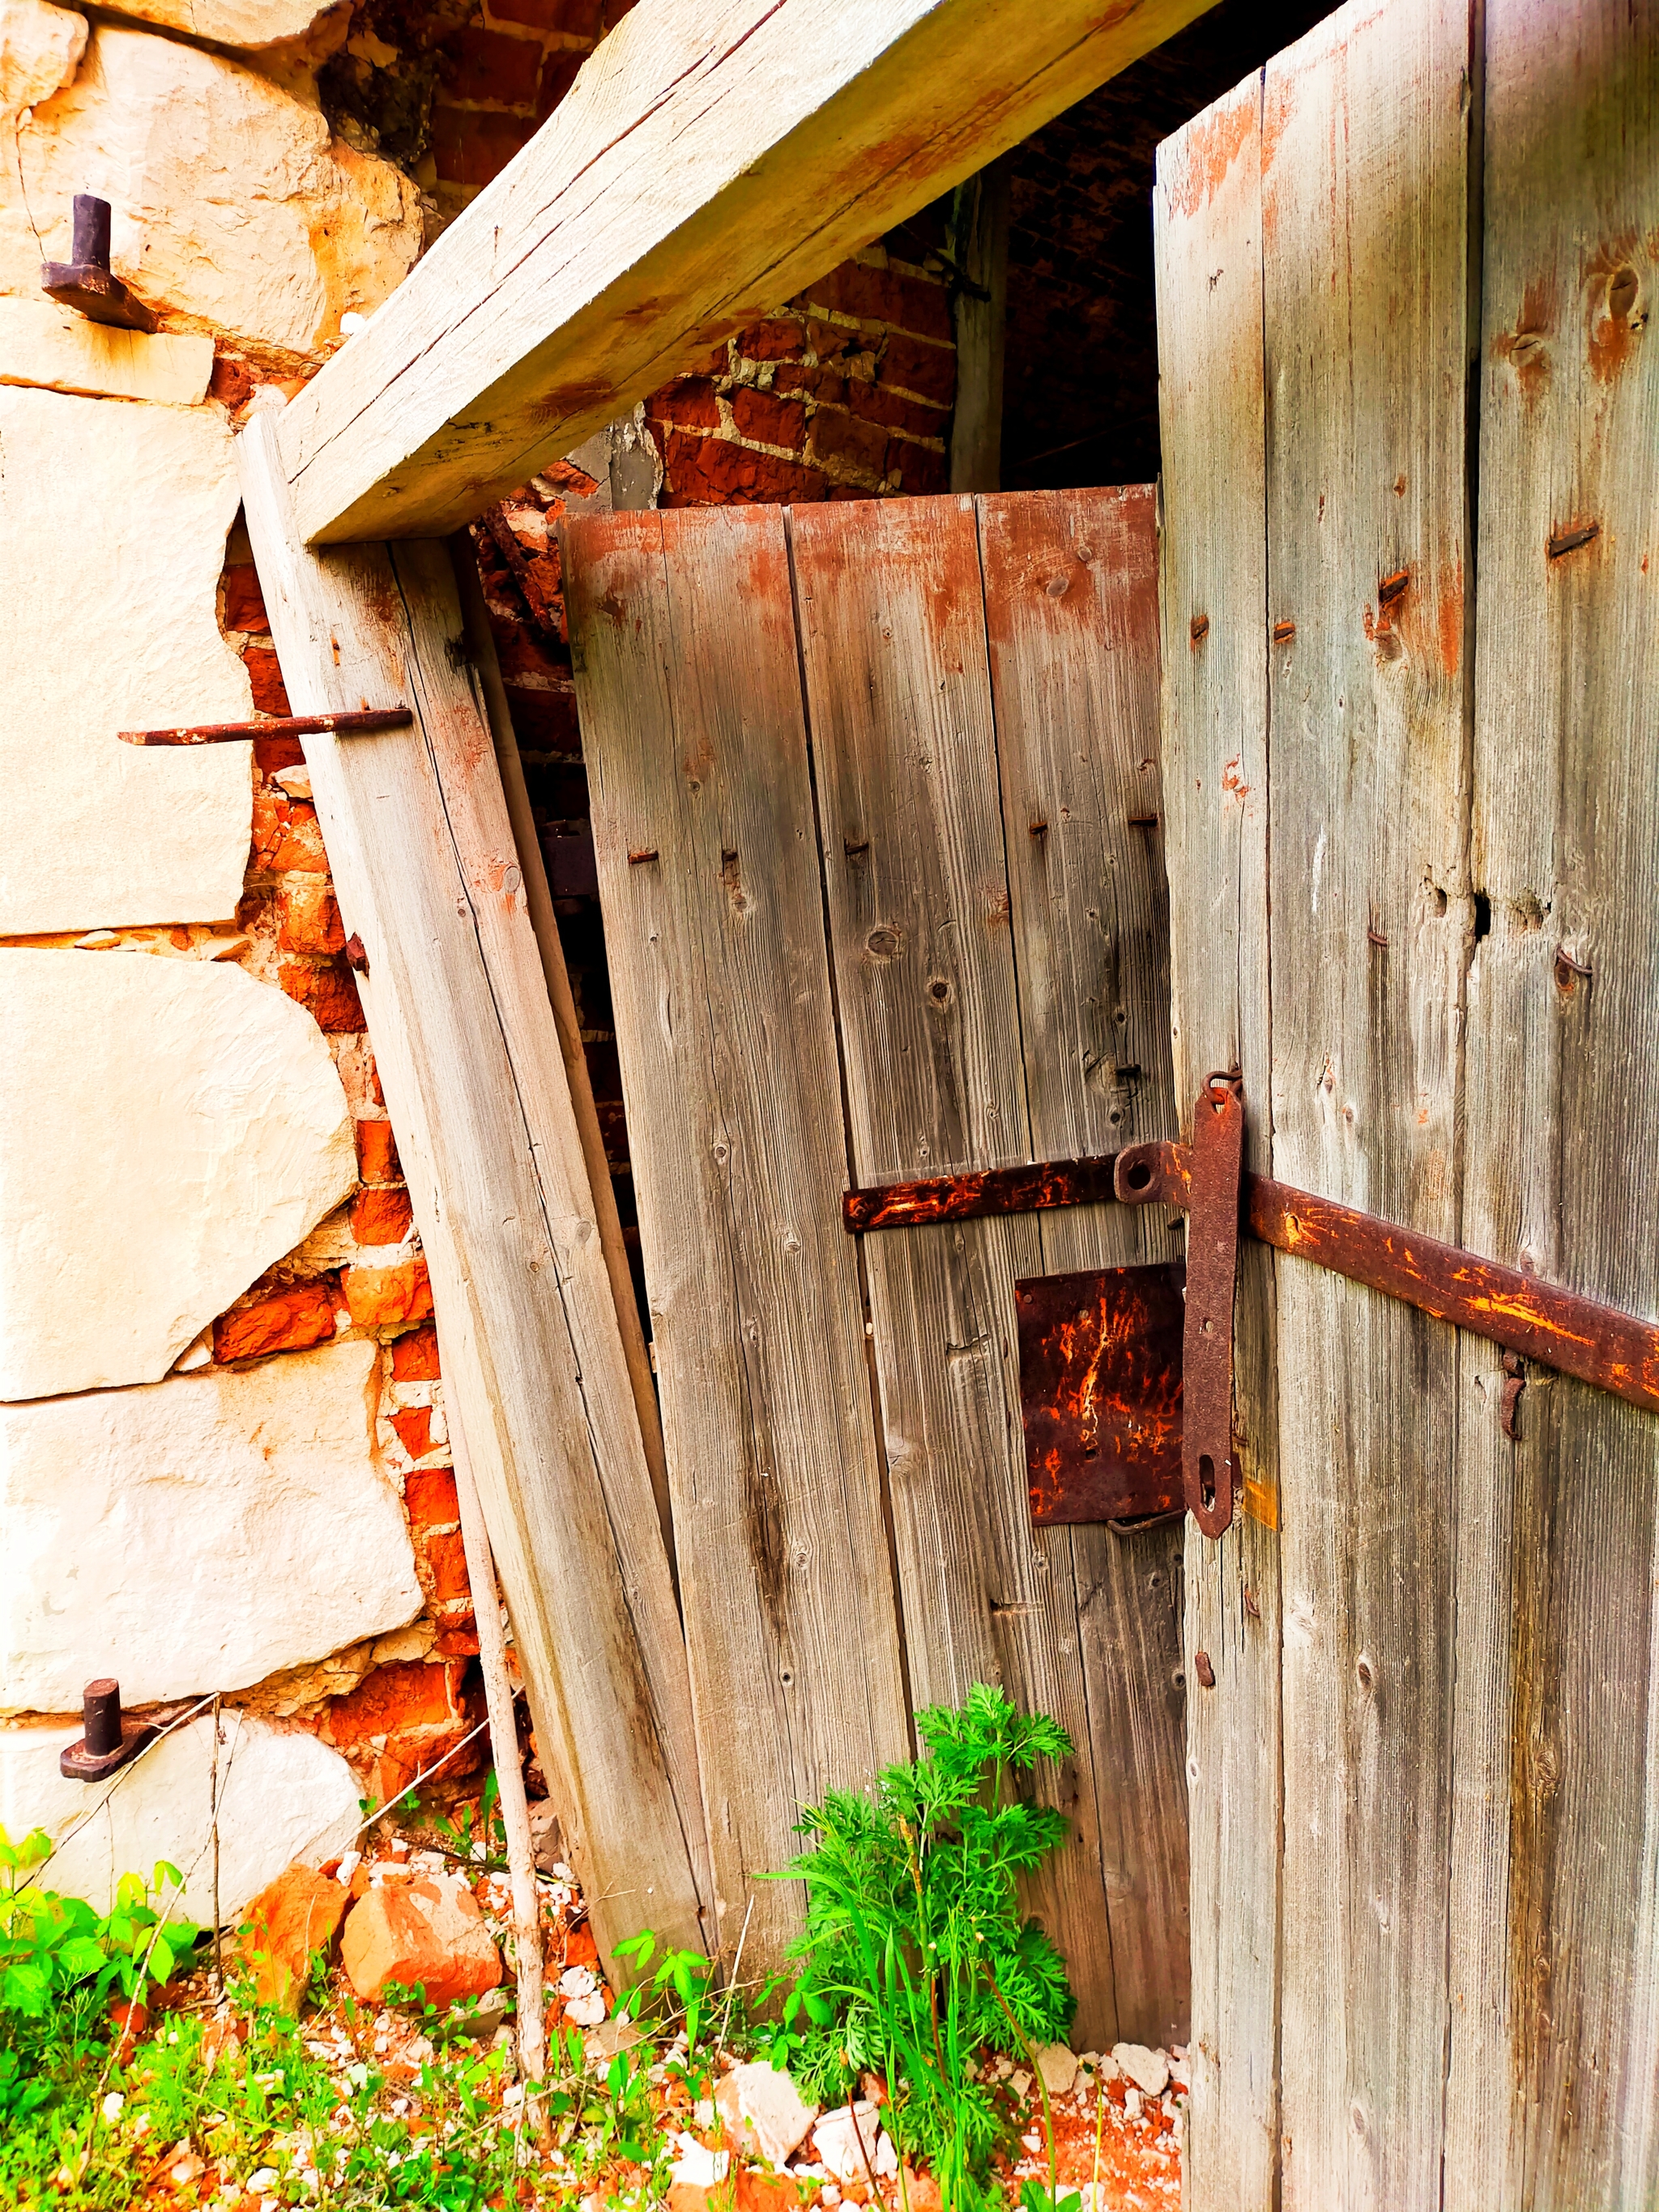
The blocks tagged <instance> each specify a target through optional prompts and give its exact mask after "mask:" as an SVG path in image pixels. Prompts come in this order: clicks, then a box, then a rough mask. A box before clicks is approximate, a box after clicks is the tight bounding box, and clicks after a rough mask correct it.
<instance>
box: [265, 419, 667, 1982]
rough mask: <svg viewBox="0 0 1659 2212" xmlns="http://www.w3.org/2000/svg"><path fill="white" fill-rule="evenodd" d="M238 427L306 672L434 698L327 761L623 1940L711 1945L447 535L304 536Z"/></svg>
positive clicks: (374, 1033)
mask: <svg viewBox="0 0 1659 2212" xmlns="http://www.w3.org/2000/svg"><path fill="white" fill-rule="evenodd" d="M238 455H239V461H240V471H241V478H242V492H243V499H244V502H245V508H246V518H247V525H248V531H249V535H250V537H251V538H252V543H253V546H254V552H255V558H256V560H257V562H258V568H259V577H260V586H261V589H262V591H263V592H264V600H265V605H266V607H267V609H268V610H269V611H270V620H271V629H272V635H273V637H274V639H275V641H276V647H277V651H278V652H279V653H280V654H281V656H282V660H283V673H284V677H285V678H286V680H287V682H288V684H289V691H290V694H291V696H293V697H294V698H295V701H296V702H297V703H298V705H299V706H300V707H301V709H302V710H310V711H313V712H328V711H331V710H339V709H342V708H357V707H362V706H365V705H371V704H372V705H380V706H391V705H394V704H398V703H402V702H407V703H408V704H409V705H410V707H411V708H414V710H415V714H416V726H415V727H414V728H413V729H412V730H410V731H400V732H392V733H389V734H387V735H385V736H379V737H370V738H345V739H341V738H335V737H332V736H328V737H323V738H318V739H313V742H312V744H311V747H310V750H309V752H308V754H307V763H308V765H309V766H310V769H311V771H312V778H313V788H314V790H315V793H316V802H317V809H318V816H319V821H320V823H321V824H322V828H323V833H324V836H325V840H326V842H327V844H328V850H329V858H330V861H331V866H332V868H333V871H334V875H335V880H336V884H337V888H338V891H339V896H340V903H341V907H342V910H343V914H344V915H345V918H346V925H347V927H348V928H349V929H350V930H352V931H353V932H354V933H356V934H357V935H358V936H359V937H361V939H362V941H363V945H364V946H365V949H366V951H367V954H368V972H367V973H366V974H365V975H363V977H362V993H363V1000H364V1006H365V1010H366V1012H367V1013H368V1023H369V1032H370V1036H371V1039H372V1042H373V1043H374V1050H375V1056H376V1060H377V1064H378V1066H379V1068H380V1078H381V1082H382V1085H383V1086H384V1089H385V1092H386V1099H387V1103H388V1109H389V1111H390V1113H391V1115H392V1125H393V1127H394V1129H395V1130H396V1133H397V1136H398V1149H399V1152H400V1154H401V1156H402V1158H403V1162H404V1169H405V1172H406V1174H407V1176H408V1179H409V1187H410V1200H411V1201H412V1203H413V1206H414V1209H415V1217H416V1223H417V1225H418V1226H419V1229H420V1231H421V1237H422V1244H423V1245H424V1248H425V1251H426V1256H427V1260H428V1265H429V1267H430V1269H431V1273H432V1280H433V1288H434V1296H435V1300H436V1303H437V1306H438V1310H439V1314H440V1317H441V1328H442V1331H443V1345H444V1355H445V1363H446V1364H445V1381H446V1385H447V1388H448V1389H451V1390H452V1391H453V1392H454V1394H455V1395H456V1399H457V1402H458V1405H459V1409H460V1413H461V1418H462V1421H463V1423H464V1425H465V1433H466V1439H467V1443H468V1447H469V1452H470V1456H471V1462H472V1467H473V1472H474V1474H475V1477H476V1480H477V1484H478V1488H479V1492H480V1494H481V1496H482V1498H483V1504H484V1509H485V1513H486V1516H487V1519H488V1522H489V1534H490V1541H491V1545H492V1547H493V1549H494V1551H495V1558H496V1562H497V1565H498V1566H499V1568H500V1571H501V1580H502V1584H503V1587H504V1589H505V1590H506V1593H507V1604H508V1608H509V1611H510V1613H511V1615H512V1618H513V1629H514V1638H515V1642H516V1644H517V1647H518V1650H519V1655H520V1661H521V1663H522V1665H523V1667H524V1670H525V1676H526V1683H527V1686H528V1688H529V1692H530V1699H531V1708H532V1713H533V1715H534V1717H535V1719H536V1723H537V1731H538V1741H539V1742H540V1745H541V1747H542V1749H543V1753H544V1757H546V1758H547V1759H549V1760H550V1762H551V1768H552V1774H551V1776H550V1778H555V1777H556V1782H555V1789H556V1795H557V1796H558V1797H559V1799H560V1814H561V1820H562V1823H563V1825H564V1826H565V1831H566V1834H567V1836H568V1838H569V1839H570V1849H571V1855H572V1858H573V1863H575V1864H576V1866H577V1868H578V1871H579V1872H580V1874H581V1876H582V1879H583V1883H584V1887H585V1888H586V1892H587V1894H588V1896H589V1899H590V1900H591V1909H592V1913H593V1916H594V1921H595V1926H596V1930H597V1932H598V1934H599V1940H600V1942H601V1943H602V1944H604V1945H605V1947H606V1948H609V1947H610V1946H611V1944H612V1943H613V1942H615V1941H616V1940H617V1938H618V1937H619V1936H623V1935H626V1934H628V1933H630V1932H632V1931H634V1930H635V1929H639V1928H641V1927H643V1926H651V1927H654V1928H656V1929H658V1930H659V1934H662V1935H665V1936H671V1940H673V1941H675V1942H688V1943H694V1944H698V1945H701V1944H702V1942H704V1940H705V1936H704V1928H703V1923H702V1917H701V1907H702V1900H703V1899H705V1898H706V1897H707V1896H708V1871H707V1866H708V1856H707V1842H706V1838H705V1834H704V1830H703V1820H702V1802H701V1796H700V1791H699V1788H698V1784H697V1778H696V1744H695V1737H694V1733H693V1729H692V1725H691V1710H690V1683H689V1678H688V1675H687V1673H686V1667H685V1657H684V1642H683V1640H682V1638H681V1635H680V1632H679V1627H678V1617H677V1615H676V1613H675V1608H674V1601H673V1592H672V1588H671V1583H670V1579H669V1573H668V1563H667V1557H666V1553H665V1550H664V1547H663V1543H662V1537H661V1531H660V1528H659V1523H658V1520H657V1514H656V1509H655V1505H654V1503H653V1498H652V1495H651V1486H650V1481H649V1477H648V1474H647V1468H646V1464H645V1460H644V1455H643V1452H642V1450H641V1444H640V1438H639V1429H638V1424H637V1421H636V1419H635V1413H634V1407H633V1400H632V1395H631V1391H630V1389H629V1380H628V1373H627V1367H626V1363H625V1361H624V1359H623V1352H622V1346H621V1343H620V1340H619V1338H618V1335H617V1320H616V1308H615V1305H614V1304H613V1302H612V1299H611V1286H610V1282H609V1279H608V1277H607V1275H606V1273H605V1264H604V1257H603V1254H602V1252H601V1249H600V1246H599V1237H598V1235H597V1233H596V1231H595V1228H594V1223H593V1219H592V1205H591V1194H590V1193H589V1192H588V1191H587V1188H586V1175H585V1171H584V1170H583V1166H582V1156H581V1148H580V1139H579V1137H578V1134H577V1131H576V1127H575V1121H574V1114H573V1112H572V1109H571V1104H570V1096H569V1091H568V1086H567V1085H566V1082H565V1079H564V1073H563V1069H562V1065H561V1063H560V1059H559V1053H558V1045H557V1040H556V1036H555V1034H554V1030H553V1024H552V1021H551V1018H550V1012H549V1007H548V1001H547V992H546V986H545V983H544V978H543V975H542V969H541V964H540V960H539V957H538V953H537V949H536V945H535V939H534V937H533V935H532V931H531V927H530V922H529V919H528V915H527V913H526V903H525V897H524V892H523V889H522V881H521V878H520V872H519V870H518V867H517V863H516V855H515V854H514V849H513V836H512V831H511V828H510V825H509V823H508V821H507V812H506V809H505V806H504V805H503V802H502V797H501V782H500V779H499V776H498V775H497V773H496V769H495V759H494V755H493V750H492V747H491V741H490V733H489V722H488V719H487V714H486V712H485V708H484V702H483V696H482V693H481V690H479V689H478V688H477V678H476V676H475V675H474V674H473V673H472V671H471V668H470V665H469V658H468V651H467V647H466V645H465V626H464V622H463V617H462V614H461V609H460V605H459V599H458V596H457V592H456V585H455V577H454V572H453V567H452V565H451V560H450V555H449V551H448V549H447V547H446V546H444V545H442V544H432V543H424V542H423V543H418V544H413V545H410V546H407V547H403V548H399V549H398V550H396V551H395V552H393V551H392V550H388V549H386V548H385V547H381V546H356V547H351V548H348V549H344V550H341V551H339V552H336V553H332V554H329V555H326V556H318V555H314V554H312V553H308V552H307V551H306V550H305V549H304V548H303V547H302V546H301V543H300V540H299V538H298V535H297V532H296V530H295V522H294V517H293V512H292V507H291V502H290V501H289V496H288V490H287V484H286V480H285V478H284V477H283V474H282V471H281V469H280V467H279V465H278V464H277V460H276V443H275V436H274V428H273V424H272V422H271V418H270V416H262V417H259V418H258V419H257V420H256V421H255V422H253V423H252V424H251V425H250V426H249V428H247V430H246V432H245V433H244V434H243V435H242V436H241V437H240V439H239V441H238Z"/></svg>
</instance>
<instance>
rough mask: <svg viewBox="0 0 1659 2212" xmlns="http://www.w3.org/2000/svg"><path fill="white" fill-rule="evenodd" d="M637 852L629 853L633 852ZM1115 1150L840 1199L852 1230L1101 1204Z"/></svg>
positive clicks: (1109, 1186) (1109, 1189) (1111, 1193)
mask: <svg viewBox="0 0 1659 2212" xmlns="http://www.w3.org/2000/svg"><path fill="white" fill-rule="evenodd" d="M633 857H634V855H633V854H631V853H630V854H629V859H630V860H632V859H633ZM1116 1166H1117V1154H1116V1153H1115V1152H1106V1153H1104V1154H1103V1155H1102V1156H1101V1158H1098V1159H1093V1160H1033V1161H1031V1162H1030V1164H1028V1165H1026V1166H1024V1167H1013V1168H981V1169H980V1170H978V1171H977V1172H976V1173H975V1174H971V1175H955V1176H927V1177H926V1178H924V1180H922V1181H921V1182H889V1183H882V1184H880V1185H879V1186H878V1187H877V1188H873V1189H866V1190H849V1191H847V1192H845V1193H843V1194H842V1201H841V1213H842V1226H843V1227H844V1228H845V1229H846V1231H847V1232H848V1235H849V1236H854V1237H856V1236H860V1235H861V1234H862V1233H863V1232H864V1231H866V1229H914V1228H916V1227H917V1226H919V1225H921V1224H922V1223H924V1222H930V1221H976V1220H979V1219H981V1218H983V1217H984V1216H985V1215H987V1214H990V1213H1041V1212H1046V1211H1047V1210H1048V1208H1049V1207H1051V1206H1098V1205H1100V1204H1101V1203H1102V1202H1103V1200H1107V1199H1110V1198H1114V1197H1115V1196H1116V1186H1115V1182H1114V1180H1113V1177H1114V1173H1115V1169H1116Z"/></svg>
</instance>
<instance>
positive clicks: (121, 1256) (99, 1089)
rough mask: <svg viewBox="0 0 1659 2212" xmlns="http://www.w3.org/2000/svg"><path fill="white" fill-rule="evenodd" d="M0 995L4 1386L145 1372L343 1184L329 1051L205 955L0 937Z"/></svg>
mask: <svg viewBox="0 0 1659 2212" xmlns="http://www.w3.org/2000/svg"><path fill="white" fill-rule="evenodd" d="M0 1005H3V1006H4V1007H5V1024H4V1030H5V1039H6V1047H5V1051H4V1053H3V1054H0V1398H3V1399H16V1398H45V1397H50V1396H52V1395H55V1394H57V1393H58V1392H62V1391H70V1390H91V1389H112V1388H115V1387H118V1386H119V1385H121V1384H123V1383H155V1382H159V1381H160V1380H161V1376H164V1375H165V1374H166V1373H167V1370H168V1368H170V1367H171V1366H172V1364H173V1362H174V1360H175V1359H177V1358H178V1357H179V1353H180V1352H183V1351H184V1350H185V1346H187V1345H188V1344H189V1343H190V1341H191V1338H192V1337H194V1336H195V1335H196V1334H197V1331H198V1330H200V1329H201V1328H204V1326H205V1325H206V1323H207V1322H210V1321H211V1320H212V1319H213V1317H214V1316H215V1315H216V1314H219V1313H222V1312H223V1311H224V1310H225V1308H226V1307H227V1306H228V1305H229V1304H231V1302H232V1301H233V1300H234V1299H235V1298H237V1297H240V1295H241V1293H242V1292H243V1291H245V1290H246V1288H247V1286H248V1285H249V1284H250V1283H252V1282H253V1281H254V1280H255V1279H256V1278H257V1277H258V1275H259V1274H261V1273H263V1271H264V1269H265V1268H266V1267H270V1266H271V1265H272V1263H273V1262H274V1261H277V1260H280V1259H281V1258H282V1257H283V1255H284V1254H285V1253H287V1252H289V1251H291V1250H292V1249H294V1247H295V1245H296V1244H297V1243H299V1242H300V1241H301V1238H302V1237H304V1236H305V1235H306V1233H307V1231H308V1230H310V1229H312V1228H313V1226H314V1225H316V1224H317V1223H318V1222H319V1221H320V1220H321V1219H322V1218H323V1217H324V1215H325V1214H326V1213H328V1212H331V1211H332V1209H333V1208H334V1207H335V1206H338V1205H339V1203H340V1202H341V1200H343V1198H344V1197H345V1195H346V1194H347V1193H348V1192H349V1190H350V1189H351V1188H352V1185H353V1183H354V1182H355V1180H356V1155H355V1152H354V1148H353V1141H352V1127H351V1119H350V1115H349V1110H348V1109H347V1105H346V1096H345V1091H344V1090H343V1087H342V1085H341V1082H340V1079H339V1075H338V1073H337V1070H336V1068H335V1066H334V1062H333V1060H332V1059H331V1057H330V1054H329V1050H328V1045H327V1042H326V1041H325V1038H324V1036H323V1034H322V1032H321V1030H319V1029H318V1027H317V1025H316V1024H315V1023H314V1022H313V1020H312V1018H311V1017H310V1015H309V1014H307V1012H305V1010H304V1009H303V1007H301V1006H296V1005H295V1003H294V1001H293V1000H291V999H289V998H286V997H285V996H284V995H283V993H282V992H280V991H278V990H276V989H275V988H274V987H272V986H270V984H266V983H258V982H256V981H254V980H253V978H252V976H250V975H246V974H245V973H244V972H243V970H242V969H240V968H238V967H235V966H234V965H231V964H227V963H222V962H219V961H195V960H172V959H165V958H157V957H155V956H154V955H152V954H149V953H143V952H102V953H100V954H98V955H97V956H96V957H93V956H91V955H88V954H87V953H85V952H79V951H74V950H69V951H61V952H57V951H33V950H32V949H29V948H27V947H21V948H20V947H13V948H12V949H10V950H9V951H0ZM217 1686H218V1687H220V1688H223V1687H224V1685H223V1684H222V1683H221V1684H219V1685H217Z"/></svg>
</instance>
